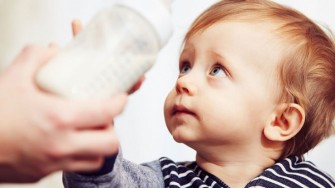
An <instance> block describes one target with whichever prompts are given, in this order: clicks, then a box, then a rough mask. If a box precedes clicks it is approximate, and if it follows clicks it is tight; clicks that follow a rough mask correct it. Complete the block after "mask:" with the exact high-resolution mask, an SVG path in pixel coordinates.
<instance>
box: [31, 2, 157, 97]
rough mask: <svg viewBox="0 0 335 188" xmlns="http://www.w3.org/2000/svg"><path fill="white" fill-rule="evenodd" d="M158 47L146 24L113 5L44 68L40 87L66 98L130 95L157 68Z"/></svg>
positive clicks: (129, 10) (154, 33)
mask: <svg viewBox="0 0 335 188" xmlns="http://www.w3.org/2000/svg"><path fill="white" fill-rule="evenodd" d="M160 47H161V46H160V41H159V39H158V36H157V33H156V31H155V30H154V28H153V27H152V25H151V24H150V23H149V22H147V20H146V19H144V18H143V17H142V16H141V15H140V14H139V13H138V12H136V11H133V10H132V9H129V8H128V7H126V6H122V5H114V6H112V7H109V8H108V9H105V10H103V11H101V12H100V13H98V14H97V15H96V16H95V17H94V18H93V19H92V21H91V22H90V23H89V24H88V25H87V27H86V28H85V29H84V30H83V31H82V32H81V33H79V34H78V35H77V36H76V37H75V39H74V40H73V41H71V42H70V43H69V44H68V45H67V46H65V48H63V49H62V50H61V52H60V53H59V54H57V55H56V57H55V58H53V59H52V60H51V61H50V62H48V63H47V64H46V65H45V66H44V67H42V69H41V70H40V72H39V73H38V75H37V83H38V84H39V85H40V86H41V87H42V88H43V89H45V90H48V91H51V92H53V93H56V94H59V95H62V96H65V97H67V98H73V99H101V98H108V97H110V96H112V95H114V94H116V93H118V92H122V91H127V90H128V89H129V88H130V87H131V86H132V85H133V84H134V83H135V82H136V81H137V80H138V79H139V78H140V76H141V75H143V74H144V73H145V72H146V71H147V70H148V69H149V68H150V67H151V66H152V65H153V64H154V62H155V60H156V56H157V54H158V52H159V50H160Z"/></svg>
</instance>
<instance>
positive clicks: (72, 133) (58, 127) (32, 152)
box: [0, 45, 127, 182]
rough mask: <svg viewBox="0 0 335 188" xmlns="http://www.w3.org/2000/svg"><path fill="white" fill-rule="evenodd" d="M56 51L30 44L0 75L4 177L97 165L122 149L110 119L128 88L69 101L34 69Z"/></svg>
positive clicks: (0, 177)
mask: <svg viewBox="0 0 335 188" xmlns="http://www.w3.org/2000/svg"><path fill="white" fill-rule="evenodd" d="M56 51H57V49H55V48H52V47H49V48H43V47H38V46H33V45H30V46H27V47H25V48H24V49H23V50H22V51H21V53H20V54H19V55H18V56H17V57H16V59H15V60H14V61H13V62H12V63H11V65H10V66H9V67H8V68H7V69H6V70H4V71H3V73H2V74H1V75H0V104H1V105H0V115H1V116H0V182H34V181H37V180H39V179H41V178H42V177H44V176H46V175H48V174H50V173H52V172H55V171H58V170H65V171H92V170H96V169H98V168H99V167H100V166H101V165H102V162H103V158H104V157H105V156H107V155H112V154H114V153H115V152H117V150H118V147H119V144H118V140H117V136H116V134H115V131H114V129H113V126H110V123H111V122H112V120H113V118H114V117H115V116H116V115H118V114H119V113H121V111H122V110H123V108H124V106H125V104H126V100H127V94H120V95H118V96H115V97H113V98H111V99H109V100H104V101H70V100H67V99H64V98H62V97H58V96H55V95H53V94H50V93H46V92H43V91H41V90H40V89H39V88H38V87H37V86H36V85H35V81H34V77H35V74H36V72H37V70H38V68H39V67H40V66H41V65H42V64H43V63H45V62H47V61H48V60H49V59H50V58H51V57H52V56H53V55H54V54H55V53H56Z"/></svg>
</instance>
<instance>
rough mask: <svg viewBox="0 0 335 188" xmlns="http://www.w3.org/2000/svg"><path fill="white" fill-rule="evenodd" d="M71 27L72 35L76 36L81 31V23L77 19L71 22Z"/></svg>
mask: <svg viewBox="0 0 335 188" xmlns="http://www.w3.org/2000/svg"><path fill="white" fill-rule="evenodd" d="M71 27H72V35H73V36H76V35H77V34H78V33H79V32H80V31H81V30H82V28H83V27H82V24H81V21H80V20H78V19H74V20H73V21H72V22H71Z"/></svg>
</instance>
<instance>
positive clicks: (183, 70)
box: [179, 62, 191, 74]
mask: <svg viewBox="0 0 335 188" xmlns="http://www.w3.org/2000/svg"><path fill="white" fill-rule="evenodd" d="M190 70H191V65H190V64H189V63H187V62H185V63H182V65H181V66H180V70H179V72H180V73H181V74H186V73H188V72H189V71H190Z"/></svg>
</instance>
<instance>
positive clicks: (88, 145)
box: [62, 126, 119, 157]
mask: <svg viewBox="0 0 335 188" xmlns="http://www.w3.org/2000/svg"><path fill="white" fill-rule="evenodd" d="M70 136H71V137H68V139H67V144H68V145H67V147H66V149H68V150H67V151H66V149H64V151H63V152H62V153H63V154H64V155H65V156H69V157H71V156H72V157H73V156H82V157H87V156H109V155H114V154H116V153H117V152H118V149H119V140H118V137H117V135H116V132H115V129H114V128H113V127H112V126H105V128H103V129H98V130H97V129H95V130H81V131H73V133H72V134H71V135H70Z"/></svg>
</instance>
